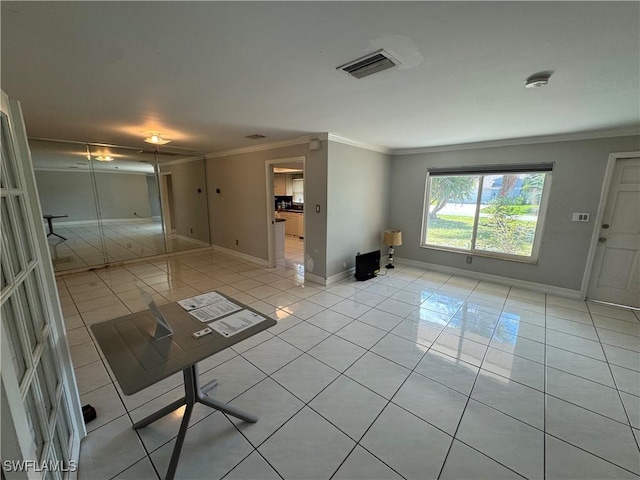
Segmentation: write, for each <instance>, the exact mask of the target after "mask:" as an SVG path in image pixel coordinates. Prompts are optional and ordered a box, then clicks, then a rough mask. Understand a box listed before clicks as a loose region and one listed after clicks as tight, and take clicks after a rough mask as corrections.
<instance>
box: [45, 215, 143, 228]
mask: <svg viewBox="0 0 640 480" xmlns="http://www.w3.org/2000/svg"><path fill="white" fill-rule="evenodd" d="M153 218H154V217H136V218H102V219H97V218H94V219H93V220H72V221H70V222H59V221H56V222H55V223H54V226H56V227H73V226H79V225H98V224H99V223H102V224H104V223H149V220H150V219H153ZM42 224H43V225H47V222H42Z"/></svg>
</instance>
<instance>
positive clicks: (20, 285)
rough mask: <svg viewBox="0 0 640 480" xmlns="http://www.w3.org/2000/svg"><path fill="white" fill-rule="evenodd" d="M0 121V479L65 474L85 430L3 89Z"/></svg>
mask: <svg viewBox="0 0 640 480" xmlns="http://www.w3.org/2000/svg"><path fill="white" fill-rule="evenodd" d="M0 122H1V125H2V138H1V140H2V157H1V159H2V162H1V163H0V168H1V176H0V194H1V199H2V206H1V208H2V210H1V214H0V239H1V242H2V245H1V248H0V264H1V269H2V275H1V279H2V283H1V286H0V305H1V308H2V322H1V324H0V325H1V328H0V329H1V332H0V333H1V347H2V348H1V351H2V352H1V358H2V373H1V377H2V382H1V386H2V389H1V390H2V392H1V393H2V461H3V465H2V467H3V478H4V477H6V478H7V479H12V478H52V479H62V478H68V477H69V476H73V473H72V472H70V470H72V469H73V468H72V467H73V463H74V462H76V461H77V460H78V454H79V448H80V438H81V437H83V436H84V435H85V428H84V423H83V420H82V411H81V407H80V400H79V396H78V391H77V387H76V382H75V377H74V374H73V368H72V366H71V358H70V354H69V347H68V344H67V340H66V335H65V330H64V323H63V319H62V312H61V309H60V301H59V298H58V294H57V289H56V284H55V278H54V275H53V268H52V264H51V258H50V257H49V249H48V247H47V238H46V234H45V231H44V225H43V222H42V212H41V211H40V202H39V201H38V193H37V190H36V186H35V177H34V175H33V168H32V165H31V157H30V154H29V150H28V146H27V137H26V133H25V130H24V123H23V121H22V114H21V111H20V105H19V103H17V102H11V101H10V100H9V98H8V97H7V96H6V94H5V93H4V92H2V111H1V116H0ZM20 461H28V462H32V463H28V464H27V466H28V467H29V470H28V471H27V472H25V471H22V472H16V471H15V470H16V469H19V468H20V466H19V463H11V462H20ZM7 462H10V463H9V464H8V465H9V469H8V470H7ZM43 465H47V466H48V467H49V466H51V470H50V471H48V472H46V473H44V472H43V471H42V466H43ZM23 466H24V464H23ZM39 468H40V470H39V471H38V469H39ZM53 470H55V471H53Z"/></svg>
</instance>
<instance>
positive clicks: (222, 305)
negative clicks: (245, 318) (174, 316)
mask: <svg viewBox="0 0 640 480" xmlns="http://www.w3.org/2000/svg"><path fill="white" fill-rule="evenodd" d="M241 308H242V307H240V306H238V305H236V304H235V303H233V302H230V301H229V300H227V299H226V298H223V299H222V301H220V302H216V303H213V304H211V305H207V306H205V307H202V308H197V309H195V310H191V311H190V312H189V314H190V315H193V316H194V317H196V318H197V319H198V320H200V321H201V322H212V321H213V320H215V319H216V318H220V317H222V316H224V315H227V314H229V313H231V312H235V311H238V310H240V309H241Z"/></svg>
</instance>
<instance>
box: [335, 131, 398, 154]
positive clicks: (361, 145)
mask: <svg viewBox="0 0 640 480" xmlns="http://www.w3.org/2000/svg"><path fill="white" fill-rule="evenodd" d="M327 137H328V138H327V139H328V140H330V141H332V142H338V143H343V144H345V145H351V146H352V147H358V148H364V149H365V150H372V151H374V152H379V153H384V154H386V155H390V154H391V153H392V151H391V150H390V149H389V148H386V147H383V146H381V145H376V144H373V143H367V142H361V141H360V140H354V139H352V138H348V137H344V136H342V135H340V134H338V133H331V132H329V134H328V135H327Z"/></svg>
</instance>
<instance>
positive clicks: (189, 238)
mask: <svg viewBox="0 0 640 480" xmlns="http://www.w3.org/2000/svg"><path fill="white" fill-rule="evenodd" d="M176 236H177V237H178V238H180V239H182V240H184V241H186V242H191V243H196V244H198V245H201V246H203V247H209V246H210V245H209V244H208V243H207V242H203V241H202V240H198V239H197V238H192V237H187V236H186V235H176Z"/></svg>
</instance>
